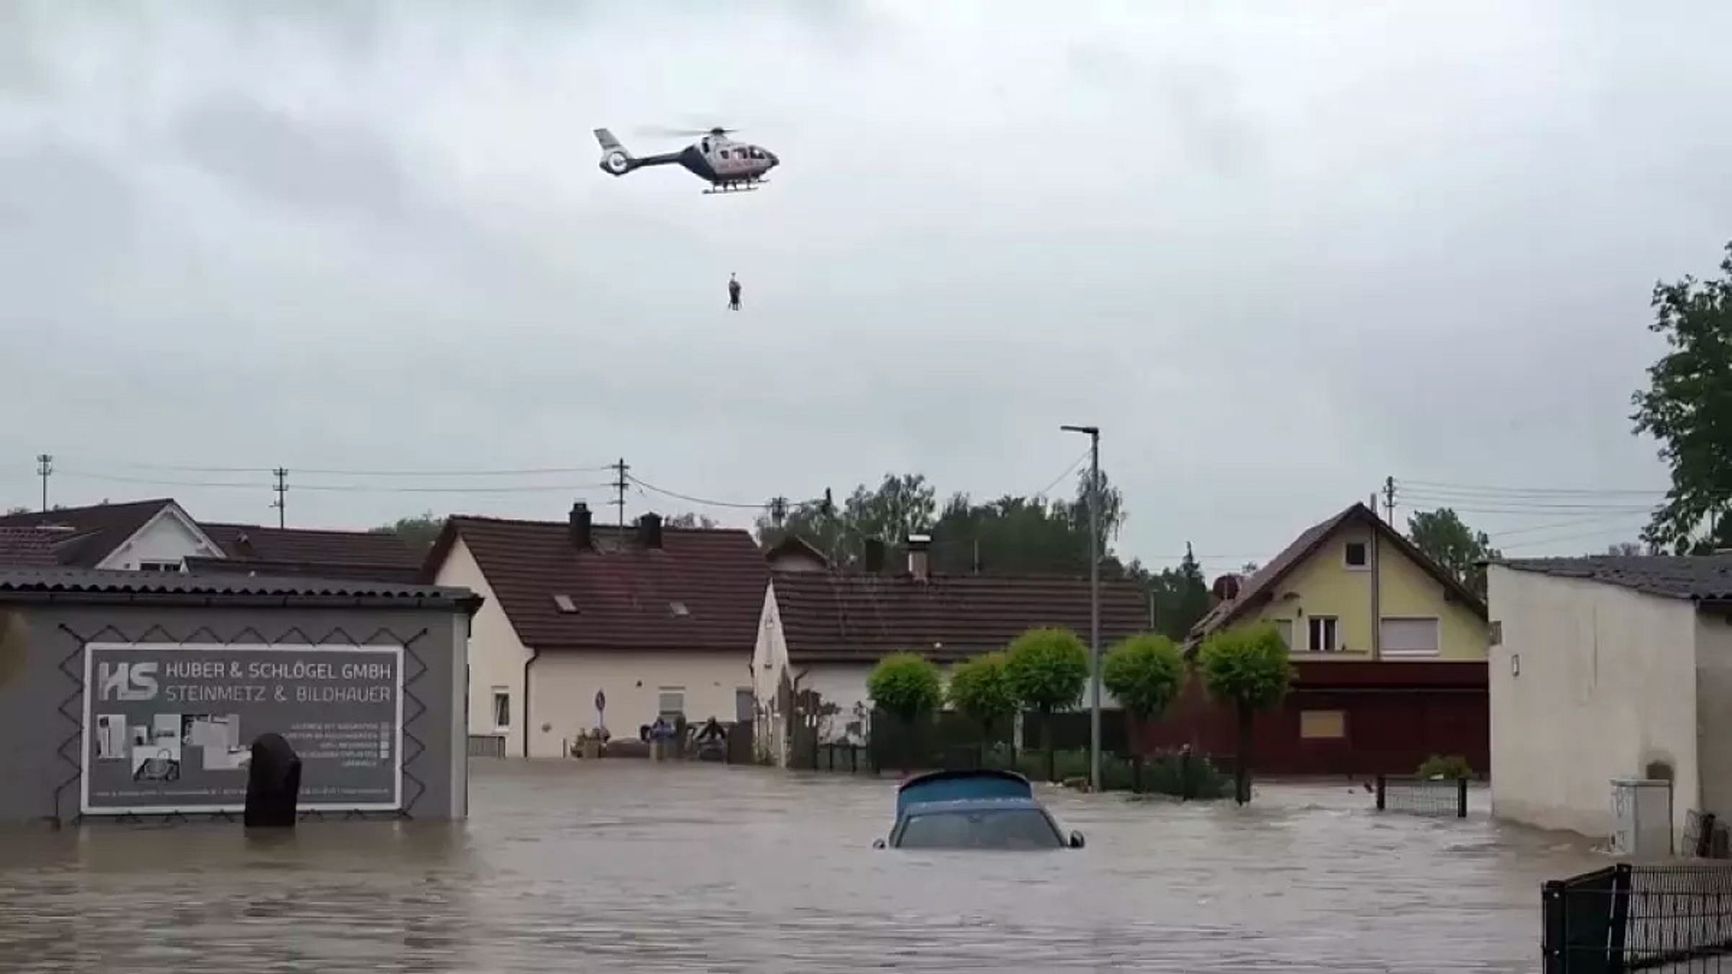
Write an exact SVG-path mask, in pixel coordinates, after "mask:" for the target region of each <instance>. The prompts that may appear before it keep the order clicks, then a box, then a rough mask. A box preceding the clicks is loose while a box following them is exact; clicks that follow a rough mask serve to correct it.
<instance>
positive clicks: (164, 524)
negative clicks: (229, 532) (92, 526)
mask: <svg viewBox="0 0 1732 974" xmlns="http://www.w3.org/2000/svg"><path fill="white" fill-rule="evenodd" d="M190 557H200V558H222V557H224V555H223V552H222V549H220V548H218V547H217V546H216V545H215V544H214V543H211V542H210V541H209V539H206V538H203V537H201V532H199V531H198V530H196V529H195V528H193V527H192V526H191V525H190V524H189V522H187V521H185V520H183V519H182V518H181V517H178V516H177V515H176V513H175V511H174V508H173V507H168V508H164V509H163V511H162V513H160V514H158V515H157V516H155V517H153V518H151V519H150V520H149V521H148V522H146V523H145V525H144V527H142V528H139V529H138V533H137V534H135V535H133V536H132V537H131V538H129V539H127V541H126V542H125V543H123V544H122V545H120V547H118V548H116V549H114V551H112V552H110V553H109V554H108V556H107V557H106V558H104V559H103V560H102V563H101V564H99V565H97V566H96V567H98V568H113V569H119V570H124V571H136V570H137V569H138V565H139V562H145V561H151V562H172V563H174V564H179V563H180V562H181V560H182V559H184V558H190Z"/></svg>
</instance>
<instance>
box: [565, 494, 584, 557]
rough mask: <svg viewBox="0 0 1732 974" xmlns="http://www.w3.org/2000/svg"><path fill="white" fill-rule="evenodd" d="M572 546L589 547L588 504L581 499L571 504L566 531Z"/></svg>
mask: <svg viewBox="0 0 1732 974" xmlns="http://www.w3.org/2000/svg"><path fill="white" fill-rule="evenodd" d="M566 533H567V534H568V535H569V536H570V538H571V546H572V547H573V548H588V547H589V505H588V504H585V503H584V502H583V501H578V502H577V503H575V504H573V505H571V526H570V528H569V529H568V530H567V532H566Z"/></svg>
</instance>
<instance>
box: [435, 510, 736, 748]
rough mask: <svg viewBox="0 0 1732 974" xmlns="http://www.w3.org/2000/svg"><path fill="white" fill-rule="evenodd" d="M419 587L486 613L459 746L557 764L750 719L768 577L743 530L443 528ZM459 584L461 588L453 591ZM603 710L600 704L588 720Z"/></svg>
mask: <svg viewBox="0 0 1732 974" xmlns="http://www.w3.org/2000/svg"><path fill="white" fill-rule="evenodd" d="M425 574H426V575H427V577H429V578H430V579H431V580H435V581H436V582H437V583H438V584H440V585H461V586H463V587H465V588H468V589H469V590H470V591H473V592H475V593H476V594H478V595H481V596H482V597H483V598H484V599H486V602H485V603H484V604H483V606H482V608H481V610H480V611H479V612H478V613H476V616H475V619H474V620H473V624H472V625H473V629H472V632H471V634H470V644H469V647H470V649H469V664H470V673H469V734H470V737H471V738H472V739H475V738H480V739H483V741H484V742H485V741H487V740H488V739H491V740H492V741H494V742H495V743H497V744H498V745H499V746H498V748H497V750H502V751H503V753H505V754H506V755H509V756H524V755H527V756H529V757H559V756H561V755H563V754H565V753H567V751H568V749H569V748H570V746H571V744H572V743H573V742H574V741H575V740H576V738H577V736H578V735H579V734H580V733H584V732H589V731H593V730H594V729H595V728H597V727H598V726H600V725H603V724H605V726H606V727H607V728H608V730H609V732H610V733H611V734H613V735H614V736H616V737H636V736H637V733H638V728H639V727H640V726H641V725H643V724H648V723H650V722H652V721H654V720H655V718H656V717H657V715H665V716H667V717H669V719H672V718H673V717H675V716H676V715H684V716H685V718H686V719H687V720H688V721H690V722H693V723H699V722H702V721H704V720H706V719H708V718H710V717H715V718H717V719H718V720H722V721H734V720H747V721H750V720H751V718H752V713H751V703H752V690H751V687H752V672H751V663H752V650H753V647H754V645H755V642H756V637H757V630H758V616H759V611H760V608H761V607H762V605H763V601H764V589H765V586H766V584H767V581H768V577H769V572H768V569H767V568H766V567H765V562H764V557H763V554H762V552H760V551H759V549H758V546H757V545H756V544H755V543H754V542H753V541H752V537H751V535H750V534H748V533H747V532H745V531H740V530H713V529H703V530H696V529H675V528H665V529H664V528H663V526H662V523H661V518H660V517H658V516H656V515H654V514H645V515H644V516H643V517H641V518H639V519H638V521H637V523H636V524H635V525H633V526H631V527H628V528H624V529H618V528H612V527H602V526H599V525H596V524H594V523H593V522H592V519H591V516H590V512H589V509H588V508H587V507H585V506H584V505H583V504H578V505H576V506H574V507H573V508H572V510H571V514H570V517H569V518H568V519H567V520H566V521H564V522H560V521H517V520H501V519H496V518H480V517H453V518H451V519H450V521H448V522H447V524H446V526H445V530H444V532H443V533H442V534H441V535H440V537H439V540H438V542H437V543H436V544H435V545H434V547H433V550H432V552H431V553H430V554H429V555H428V562H427V566H426V570H425ZM459 580H461V581H459ZM598 703H600V704H601V705H602V706H601V707H600V708H598V707H597V704H598Z"/></svg>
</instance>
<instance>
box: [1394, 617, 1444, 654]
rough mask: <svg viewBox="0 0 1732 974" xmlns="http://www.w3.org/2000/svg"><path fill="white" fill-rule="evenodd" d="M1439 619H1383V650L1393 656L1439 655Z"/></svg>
mask: <svg viewBox="0 0 1732 974" xmlns="http://www.w3.org/2000/svg"><path fill="white" fill-rule="evenodd" d="M1437 629H1438V625H1437V619H1435V618H1430V619H1385V620H1383V632H1382V651H1383V655H1384V656H1387V657H1391V658H1397V659H1398V658H1401V657H1415V658H1417V657H1423V656H1436V655H1437Z"/></svg>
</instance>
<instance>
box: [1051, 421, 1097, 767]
mask: <svg viewBox="0 0 1732 974" xmlns="http://www.w3.org/2000/svg"><path fill="white" fill-rule="evenodd" d="M1059 429H1061V430H1063V431H1065V432H1067V433H1084V434H1087V436H1088V438H1089V790H1090V791H1092V792H1094V793H1095V794H1099V793H1100V790H1101V431H1100V427H1098V426H1061V427H1059Z"/></svg>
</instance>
